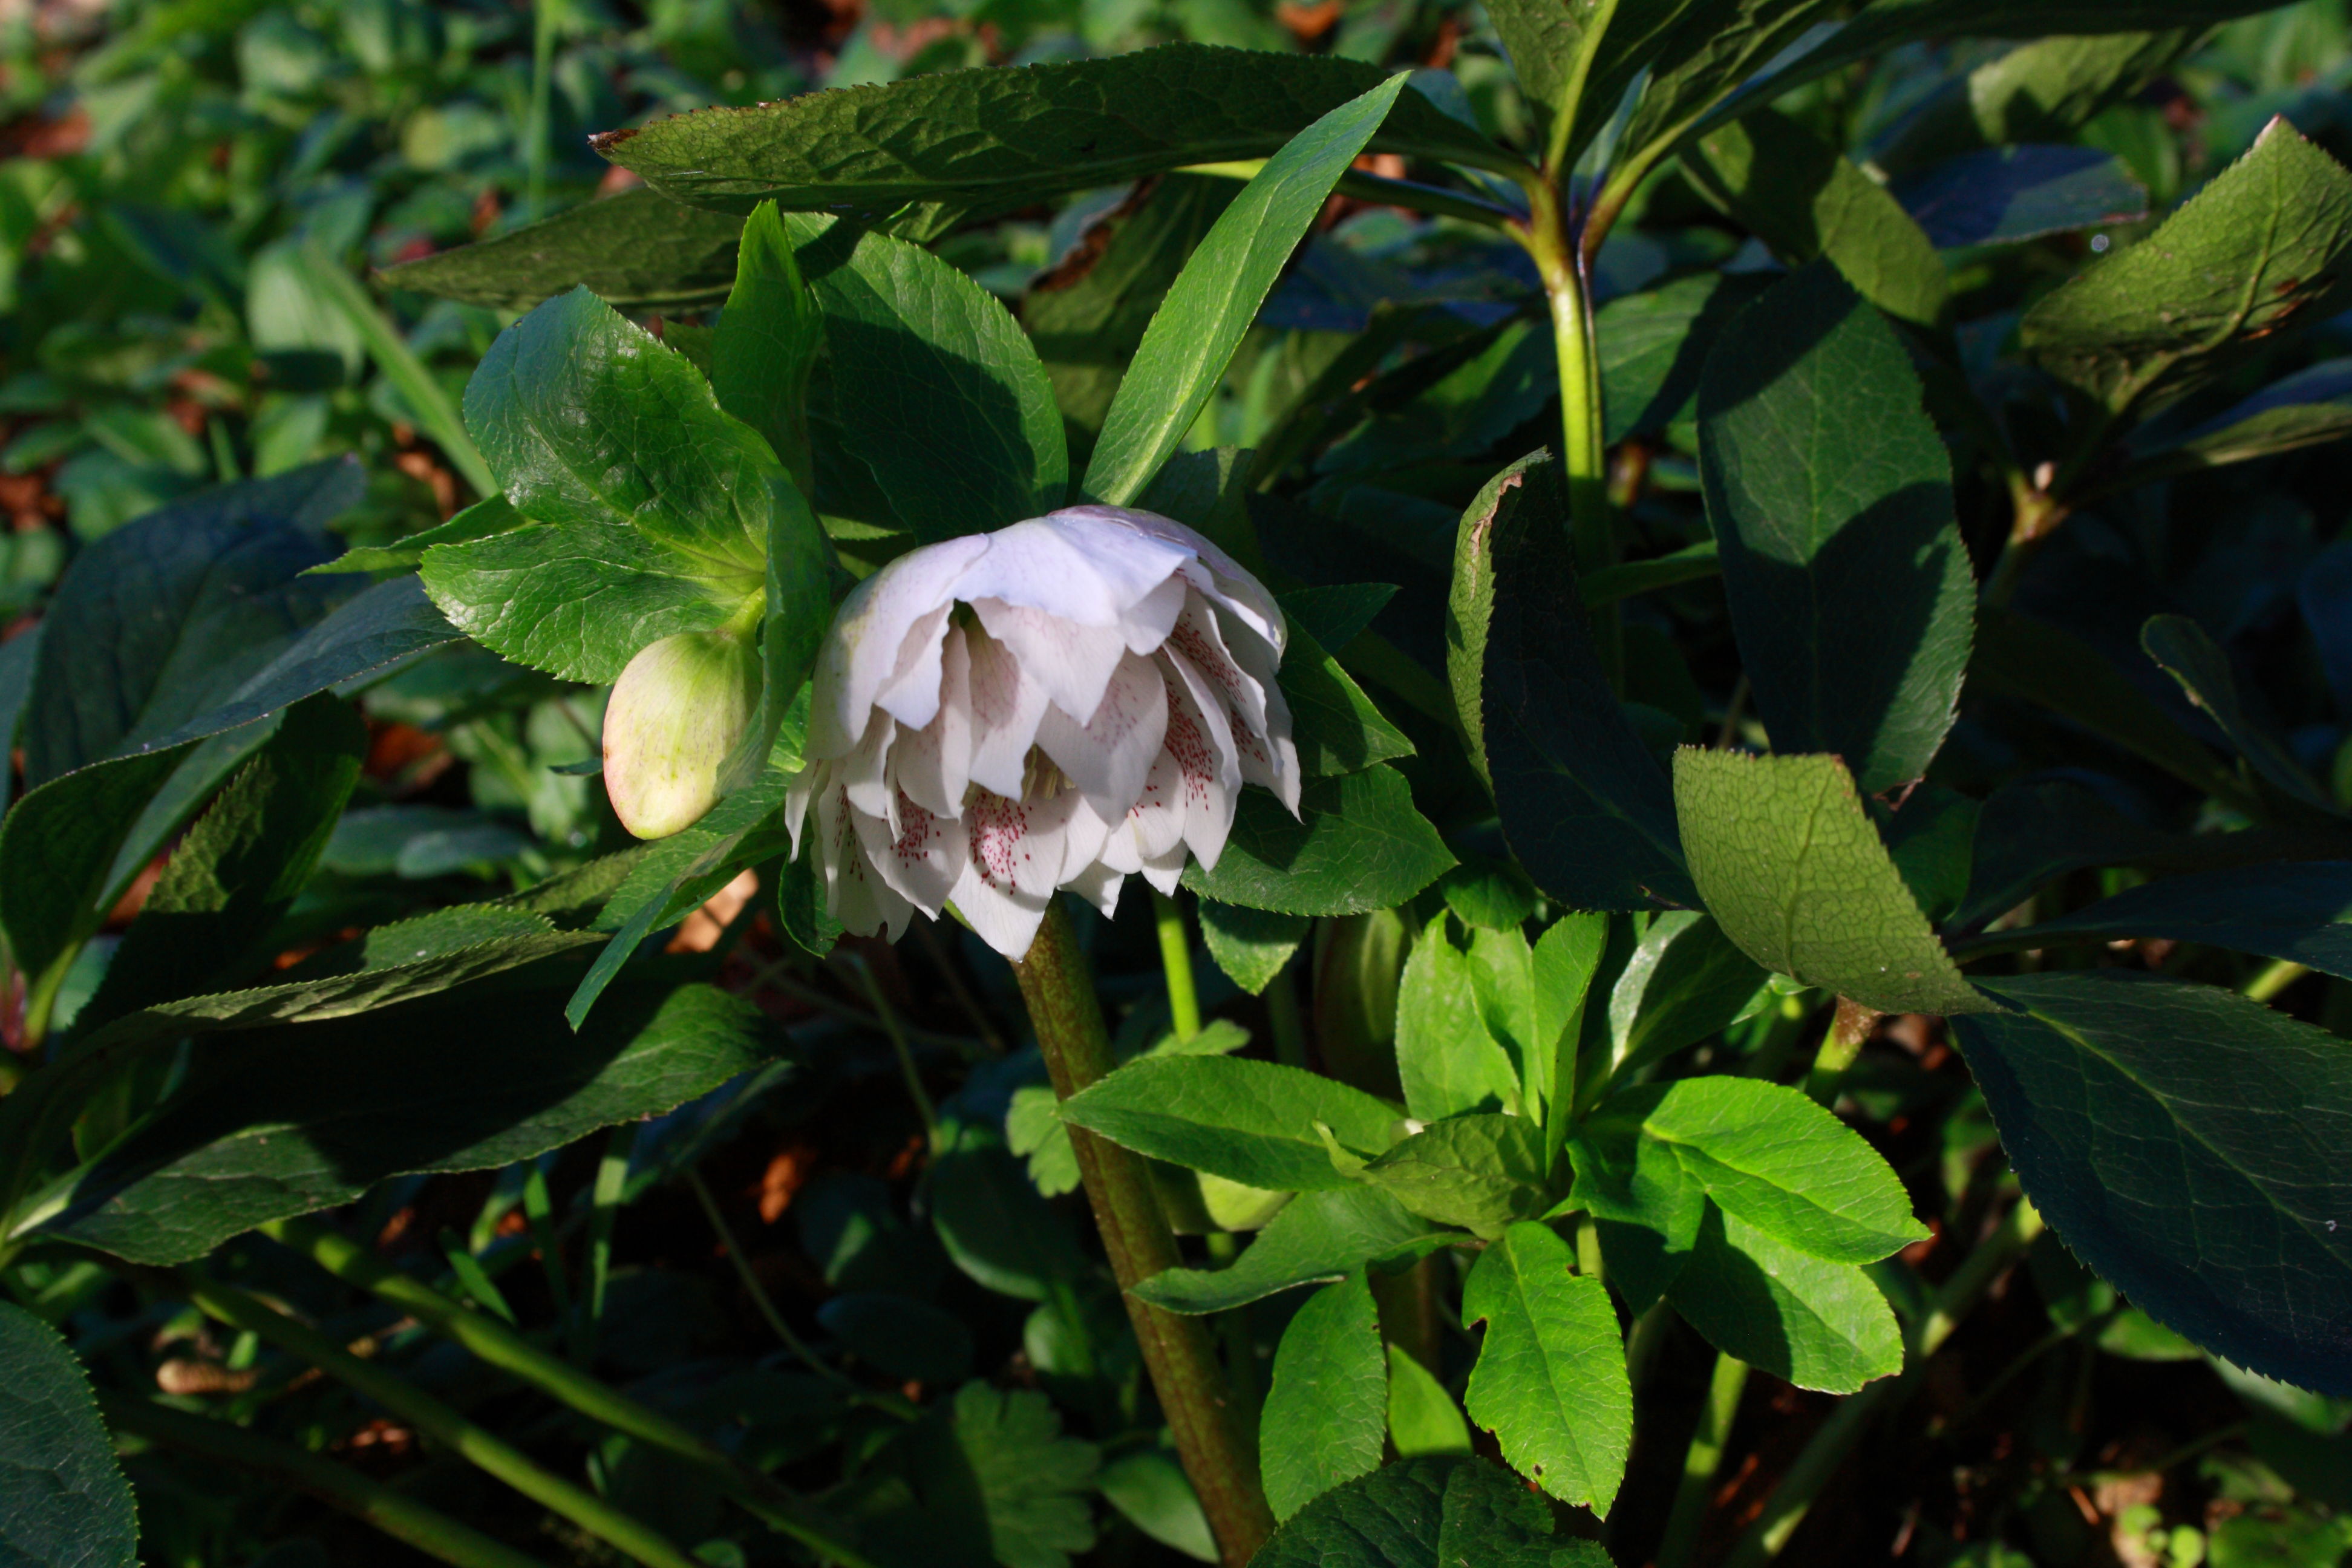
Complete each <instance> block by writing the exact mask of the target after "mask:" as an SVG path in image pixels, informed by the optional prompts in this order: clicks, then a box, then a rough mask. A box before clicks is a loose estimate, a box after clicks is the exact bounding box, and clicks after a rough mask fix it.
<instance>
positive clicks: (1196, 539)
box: [1053, 506, 1285, 652]
mask: <svg viewBox="0 0 2352 1568" xmlns="http://www.w3.org/2000/svg"><path fill="white" fill-rule="evenodd" d="M1053 515H1054V517H1055V518H1056V519H1065V518H1066V519H1071V520H1076V519H1078V518H1082V517H1083V518H1086V519H1087V520H1089V521H1094V522H1097V523H1100V524H1104V525H1107V526H1108V527H1109V528H1121V529H1126V530H1128V531H1131V532H1135V533H1140V534H1142V535H1144V536H1145V537H1146V538H1149V539H1156V540H1159V541H1160V542H1163V543H1167V544H1171V545H1173V546H1175V547H1176V548H1178V549H1180V550H1184V551H1188V552H1191V553H1192V555H1194V556H1196V557H1198V558H1199V561H1200V566H1199V567H1195V568H1188V569H1186V570H1185V572H1184V575H1185V576H1186V577H1187V578H1188V579H1190V580H1191V581H1192V584H1193V585H1194V586H1195V587H1197V588H1199V589H1200V590H1201V592H1202V593H1203V594H1206V595H1209V597H1210V598H1212V599H1213V600H1216V601H1218V602H1219V603H1221V604H1225V605H1231V606H1232V607H1233V608H1234V609H1235V610H1236V611H1238V612H1240V614H1241V615H1242V616H1243V618H1244V619H1245V620H1247V621H1248V622H1249V623H1250V624H1251V625H1252V626H1255V627H1256V628H1257V629H1258V631H1259V632H1260V633H1261V634H1263V635H1264V636H1265V638H1266V640H1267V641H1268V642H1269V643H1271V644H1273V646H1274V647H1275V650H1276V652H1280V651H1281V649H1282V647H1283V643H1284V639H1285V626H1284V622H1283V618H1282V609H1281V607H1280V606H1279V605H1276V603H1275V602H1274V595H1272V594H1269V593H1267V592H1266V591H1265V584H1263V583H1260V582H1259V581H1258V580H1257V579H1256V578H1255V577H1254V576H1252V575H1250V574H1249V573H1248V572H1247V571H1246V570H1245V569H1244V567H1243V566H1242V564H1241V563H1240V562H1238V561H1235V560H1234V558H1233V557H1232V556H1230V555H1228V554H1226V553H1225V552H1223V550H1220V549H1219V548H1218V547H1217V546H1216V545H1215V544H1213V543H1212V542H1210V541H1209V539H1208V538H1207V537H1206V536H1205V535H1202V534H1200V533H1197V532H1195V531H1192V529H1189V528H1187V527H1185V526H1184V525H1183V524H1182V523H1181V522H1178V521H1176V520H1175V519H1174V518H1172V517H1162V516H1160V514H1159V513H1158V512H1155V511H1133V510H1129V509H1127V508H1125V507H1115V506H1073V507H1065V508H1064V509H1063V510H1060V511H1057V512H1055V513H1054V514H1053Z"/></svg>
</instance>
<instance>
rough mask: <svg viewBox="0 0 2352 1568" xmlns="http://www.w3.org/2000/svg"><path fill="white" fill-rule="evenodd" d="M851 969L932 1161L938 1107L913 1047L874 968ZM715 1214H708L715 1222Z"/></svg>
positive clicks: (856, 965) (860, 963) (853, 963)
mask: <svg viewBox="0 0 2352 1568" xmlns="http://www.w3.org/2000/svg"><path fill="white" fill-rule="evenodd" d="M849 965H850V967H851V968H853V969H855V970H856V971H857V978H858V979H859V980H860V981H861V982H862V983H864V984H865V986H866V1000H867V1001H869V1002H871V1003H873V1004H874V1016H876V1017H877V1018H879V1019H880V1020H882V1032H883V1033H884V1034H886V1035H887V1036H889V1037H890V1048H891V1049H892V1050H893V1051H895V1052H897V1053H898V1073H899V1076H900V1077H902V1078H904V1079H906V1080H907V1098H908V1099H909V1100H913V1101H914V1102H915V1114H916V1115H917V1116H919V1117H920V1118H922V1121H923V1147H924V1148H926V1149H929V1151H930V1152H931V1158H932V1159H934V1160H936V1159H938V1158H939V1157H940V1155H941V1154H942V1153H944V1152H946V1150H945V1148H944V1147H943V1146H942V1145H941V1144H940V1112H939V1108H938V1107H937V1106H935V1105H933V1104H932V1103H931V1095H930V1091H929V1089H925V1088H924V1087H923V1075H922V1074H921V1073H920V1072H919V1071H918V1070H916V1068H915V1051H914V1047H912V1046H910V1045H908V1043H907V1031H906V1029H905V1028H904V1027H903V1026H901V1025H900V1024H899V1022H898V1013H897V1012H896V1011H894V1010H893V1009H892V1007H891V1005H890V1003H889V999H888V998H887V997H886V996H884V995H883V994H882V983H881V982H880V981H878V980H877V979H876V978H875V977H874V966H873V965H872V964H870V963H866V961H865V960H864V959H862V958H852V959H850V960H849ZM717 1218H718V1216H717V1215H716V1213H715V1212H714V1213H713V1215H712V1221H713V1223H717Z"/></svg>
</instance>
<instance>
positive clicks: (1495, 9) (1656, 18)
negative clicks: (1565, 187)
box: [1487, 0, 1705, 169]
mask: <svg viewBox="0 0 2352 1568" xmlns="http://www.w3.org/2000/svg"><path fill="white" fill-rule="evenodd" d="M1704 4H1705V0H1649V3H1647V4H1637V5H1616V4H1604V3H1603V0H1498V3H1497V4H1496V5H1494V6H1492V7H1491V8H1490V9H1489V11H1488V13H1487V15H1488V16H1489V17H1490V18H1491V19H1492V20H1493V22H1494V24H1495V30H1496V33H1498V34H1499V35H1501V37H1502V40H1503V47H1505V48H1507V49H1508V50H1509V51H1510V57H1511V64H1512V66H1513V67H1514V68H1516V69H1517V72H1518V78H1519V83H1520V86H1521V87H1522V88H1524V89H1526V91H1527V94H1528V98H1529V99H1530V100H1533V102H1534V104H1535V106H1536V110H1537V112H1538V117H1539V118H1540V119H1541V120H1542V121H1544V123H1545V126H1546V134H1545V138H1544V140H1545V160H1544V161H1545V164H1546V166H1547V167H1549V168H1556V169H1566V168H1569V167H1570V166H1572V165H1573V164H1574V163H1575V162H1576V158H1577V154H1578V153H1580V152H1581V151H1582V149H1583V147H1584V144H1585V142H1587V141H1589V140H1590V139H1591V137H1592V135H1593V134H1594V132H1597V131H1598V130H1599V129H1600V128H1601V126H1602V125H1604V124H1606V123H1607V122H1608V120H1609V118H1610V116H1611V115H1612V114H1614V113H1615V112H1616V111H1617V104H1618V100H1620V99H1621V98H1622V97H1623V96H1624V93H1625V89H1627V88H1628V87H1630V86H1631V85H1633V80H1634V79H1635V78H1636V77H1637V76H1639V75H1640V74H1641V72H1642V70H1643V68H1644V67H1645V66H1647V65H1648V64H1649V63H1650V61H1651V60H1652V59H1653V58H1654V57H1655V56H1656V54H1657V52H1658V51H1659V50H1660V49H1661V48H1664V47H1665V46H1666V43H1667V40H1668V39H1669V38H1671V37H1673V36H1674V30H1675V25H1676V24H1677V23H1679V22H1681V21H1682V20H1683V18H1684V17H1685V16H1688V15H1689V14H1690V13H1691V12H1692V11H1693V10H1695V9H1697V8H1699V7H1700V6H1701V5H1704Z"/></svg>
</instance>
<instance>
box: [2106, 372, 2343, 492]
mask: <svg viewBox="0 0 2352 1568" xmlns="http://www.w3.org/2000/svg"><path fill="white" fill-rule="evenodd" d="M2347 436H2352V360H2347V359H2332V360H2323V361H2321V362H2320V363H2317V364H2315V365H2312V366H2310V367H2308V368H2307V369H2304V370H2300V371H2297V372H2295V374H2293V375H2290V376H2285V377H2283V378H2281V379H2280V380H2277V381H2274V382H2273V383H2272V384H2270V385H2268V386H2266V387H2264V388H2263V390H2262V391H2260V392H2258V393H2256V394H2254V395H2252V397H2249V398H2247V399H2246V400H2245V401H2244V402H2242V403H2240V404H2238V405H2236V406H2234V407H2231V408H2228V409H2225V410H2223V411H2222V412H2221V413H2220V414H2216V415H2215V416H2213V417H2212V418H2210V419H2208V420H2206V421H2205V422H2204V423H2203V424H2201V425H2199V426H2195V427H2194V428H2192V429H2190V430H2189V431H2188V432H2186V433H2185V434H2182V435H2180V436H2178V437H2175V438H2174V439H2173V440H2172V441H2171V442H2169V443H2151V444H2150V445H2149V446H2147V447H2144V448H2141V450H2142V451H2143V452H2145V453H2146V454H2147V455H2145V456H2141V457H2140V458H2139V460H2138V462H2137V463H2136V464H2135V465H2134V468H2133V472H2134V473H2135V474H2136V475H2142V476H2147V477H2157V476H2160V475H2164V474H2170V473H2185V472H2188V471H2190V470H2192V469H2196V468H2220V467H2221V466H2222V465H2224V464H2227V463H2242V462H2246V461H2248V460H2249V459H2251V458H2267V457H2272V456H2274V455H2275V454H2277V453H2280V452H2292V451H2295V450H2297V449H2299V448H2301V447H2317V446H2325V445H2326V444H2327V443H2329V442H2332V441H2340V440H2342V439H2344V438H2345V437H2347Z"/></svg>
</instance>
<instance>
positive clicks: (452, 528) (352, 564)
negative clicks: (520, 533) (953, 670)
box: [310, 495, 524, 574]
mask: <svg viewBox="0 0 2352 1568" xmlns="http://www.w3.org/2000/svg"><path fill="white" fill-rule="evenodd" d="M523 521H524V520H523V515H522V513H520V512H519V511H517V510H515V509H514V506H513V504H512V503H511V502H509V500H507V498H506V497H504V496H502V495H494V496H488V497H486V498H484V499H483V500H478V501H476V502H475V503H474V504H473V505H471V506H469V507H467V509H466V510H463V511H461V512H459V513H458V514H457V516H455V517H453V518H451V519H450V520H449V521H446V522H445V523H443V524H442V525H441V526H440V527H438V528H428V529H425V531H422V532H420V533H412V534H409V535H407V536H405V537H404V538H402V539H398V540H395V541H394V542H392V543H390V544H363V545H361V546H360V547H359V548H357V549H355V550H346V551H344V552H342V553H341V555H338V556H336V557H335V558H334V559H333V560H332V561H330V562H328V563H326V564H325V565H323V566H313V567H311V568H310V570H311V571H312V572H313V573H320V574H324V573H329V572H414V571H415V569H416V567H417V564H418V563H420V562H422V561H423V560H424V559H425V552H426V551H428V550H430V549H432V548H433V547H434V546H435V545H436V544H463V543H465V542H467V540H472V539H488V537H489V536H490V535H492V534H493V533H504V532H506V531H509V529H517V528H520V527H521V526H522V525H523Z"/></svg>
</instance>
